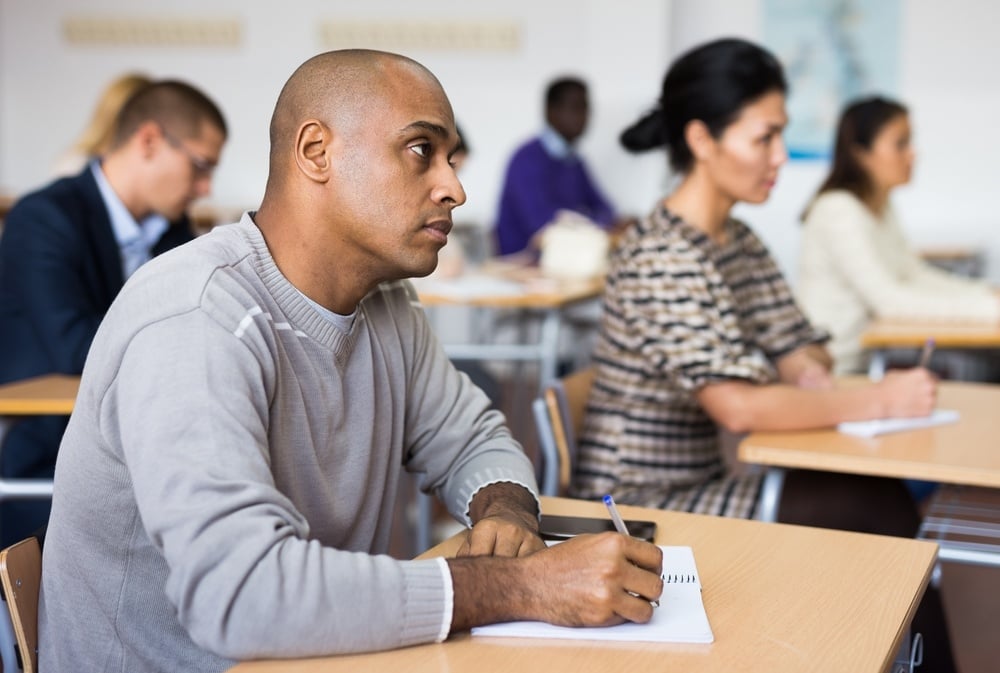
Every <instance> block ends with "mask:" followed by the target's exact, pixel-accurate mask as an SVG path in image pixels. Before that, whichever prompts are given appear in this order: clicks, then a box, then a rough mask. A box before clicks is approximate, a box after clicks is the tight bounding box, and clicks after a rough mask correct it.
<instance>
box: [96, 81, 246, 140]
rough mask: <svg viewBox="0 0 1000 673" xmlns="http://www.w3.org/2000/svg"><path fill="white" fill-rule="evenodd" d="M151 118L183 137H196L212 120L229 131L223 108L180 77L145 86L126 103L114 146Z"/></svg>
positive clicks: (224, 134) (119, 117) (119, 119)
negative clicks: (179, 78) (205, 124)
mask: <svg viewBox="0 0 1000 673" xmlns="http://www.w3.org/2000/svg"><path fill="white" fill-rule="evenodd" d="M148 121H155V122H156V123H158V124H159V125H160V126H162V127H163V128H166V129H169V130H170V132H171V133H174V134H176V135H178V136H180V137H182V138H194V137H196V136H197V135H198V134H199V133H201V126H202V123H203V122H206V121H207V122H208V123H210V124H212V125H213V126H215V127H216V128H217V129H219V130H220V131H221V132H222V135H223V136H226V135H227V134H228V129H227V128H226V120H225V118H224V117H223V116H222V112H221V111H220V110H219V107H218V106H217V105H216V104H215V103H213V102H212V100H211V99H210V98H209V97H208V96H206V95H205V94H204V93H202V92H201V91H199V90H198V89H196V88H195V87H193V86H191V85H190V84H187V83H185V82H180V81H177V80H161V81H156V82H153V83H151V84H148V85H147V86H144V87H142V88H141V89H139V90H138V91H137V92H135V93H134V94H133V95H132V97H131V98H129V99H128V101H126V103H125V105H123V106H122V109H121V111H120V112H119V113H118V117H117V119H116V122H115V126H116V128H117V130H116V132H115V138H114V141H113V142H112V146H113V147H118V146H120V145H122V144H123V143H125V141H127V140H128V139H129V138H131V137H132V135H133V134H134V133H135V132H136V130H137V129H138V128H139V127H140V126H142V125H143V124H144V123H146V122H148Z"/></svg>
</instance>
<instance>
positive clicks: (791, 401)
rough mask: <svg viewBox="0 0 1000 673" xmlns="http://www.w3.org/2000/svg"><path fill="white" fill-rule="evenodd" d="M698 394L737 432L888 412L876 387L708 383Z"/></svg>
mask: <svg viewBox="0 0 1000 673" xmlns="http://www.w3.org/2000/svg"><path fill="white" fill-rule="evenodd" d="M698 398H699V401H700V402H701V404H702V407H703V408H704V409H705V410H706V411H707V412H708V414H709V416H711V417H712V418H713V419H714V420H715V421H716V422H717V423H719V424H720V425H722V426H724V427H725V428H726V429H728V430H730V431H732V432H752V431H756V430H804V429H809V428H823V427H830V426H832V425H836V424H837V423H840V422H842V421H850V420H862V419H869V418H879V417H881V416H885V415H887V413H886V407H885V404H884V403H883V401H882V399H881V397H880V395H879V394H878V391H877V389H876V388H875V387H874V386H866V387H864V388H851V389H833V390H804V389H802V388H796V387H794V386H790V385H785V384H773V385H765V386H757V385H753V384H750V383H742V382H732V383H722V384H716V385H711V386H708V387H706V388H704V389H703V390H702V391H701V392H700V393H699V395H698Z"/></svg>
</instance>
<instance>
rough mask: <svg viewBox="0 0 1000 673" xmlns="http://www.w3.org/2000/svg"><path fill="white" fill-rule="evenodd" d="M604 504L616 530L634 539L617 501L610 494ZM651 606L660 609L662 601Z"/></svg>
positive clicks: (605, 498) (651, 602)
mask: <svg viewBox="0 0 1000 673" xmlns="http://www.w3.org/2000/svg"><path fill="white" fill-rule="evenodd" d="M604 504H605V505H607V507H608V513H609V514H610V515H611V521H613V522H614V524H615V530H617V531H618V532H619V533H621V534H622V535H625V536H627V537H632V536H631V535H629V532H628V528H626V527H625V520H624V519H622V515H621V514H619V513H618V507H617V505H615V499H614V498H612V497H611V494H610V493H609V494H608V495H606V496H604ZM629 593H630V594H632V595H633V596H638V595H639V594H635V593H632V592H631V591H630V592H629ZM649 604H650V605H652V606H653V607H654V608H658V607H660V601H658V600H652V601H649Z"/></svg>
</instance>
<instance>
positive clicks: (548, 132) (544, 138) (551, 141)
mask: <svg viewBox="0 0 1000 673" xmlns="http://www.w3.org/2000/svg"><path fill="white" fill-rule="evenodd" d="M538 140H539V141H540V142H541V143H542V147H543V148H544V149H545V152H546V154H548V155H549V156H550V157H552V158H553V159H563V160H566V159H573V158H575V157H576V152H575V151H574V150H573V146H572V145H570V144H569V143H568V142H566V139H565V138H563V137H562V136H561V135H559V132H558V131H556V130H555V129H554V128H552V127H551V126H549V125H548V124H546V125H545V128H543V129H542V133H541V134H540V135H539V136H538Z"/></svg>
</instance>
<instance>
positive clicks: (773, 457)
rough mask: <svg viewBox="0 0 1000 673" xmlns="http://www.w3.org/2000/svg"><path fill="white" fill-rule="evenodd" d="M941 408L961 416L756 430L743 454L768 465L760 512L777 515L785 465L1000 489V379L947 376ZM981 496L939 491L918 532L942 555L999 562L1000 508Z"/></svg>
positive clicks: (943, 557)
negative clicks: (876, 430)
mask: <svg viewBox="0 0 1000 673" xmlns="http://www.w3.org/2000/svg"><path fill="white" fill-rule="evenodd" d="M848 384H849V385H850V384H852V382H848ZM938 407H939V408H940V409H953V410H955V411H958V412H959V420H958V421H957V422H956V423H948V424H945V425H938V426H935V427H930V428H924V429H919V430H907V431H905V432H897V433H892V434H886V435H880V436H877V437H871V438H862V437H853V436H851V435H846V434H843V433H840V432H837V430H836V429H834V428H827V429H821V430H807V431H797V432H755V433H752V434H750V435H749V436H748V437H746V438H745V439H744V440H743V441H742V442H741V443H740V446H739V457H740V460H742V461H744V462H747V463H754V464H758V465H766V466H768V472H767V476H766V477H765V480H764V489H763V493H762V495H761V507H760V510H761V511H760V512H759V514H758V518H760V519H761V520H763V521H774V520H776V517H777V509H778V504H779V502H780V500H781V489H782V486H783V483H784V470H785V469H786V468H801V469H810V470H824V471H828V472H845V473H851V474H865V475H872V476H880V477H894V478H900V479H922V480H926V481H932V482H940V483H944V484H950V485H958V486H978V487H984V488H992V489H1000V451H997V428H998V427H1000V425H998V422H997V415H998V413H1000V386H996V385H987V384H979V383H960V382H954V381H943V382H941V384H940V386H939V388H938ZM976 499H977V497H976V496H975V495H974V494H973V495H972V496H971V497H970V498H969V499H968V500H969V502H966V503H964V504H963V502H962V500H963V495H962V491H961V490H960V489H959V490H956V489H954V488H949V489H941V490H939V492H938V493H937V494H936V496H935V499H934V500H933V501H932V502H931V505H930V507H929V509H928V511H927V513H926V516H925V518H924V521H923V525H922V527H921V531H920V533H919V535H920V536H922V537H927V538H932V539H935V540H936V541H937V542H939V544H940V547H941V548H940V553H939V558H940V559H941V560H942V561H956V562H961V563H973V564H978V565H988V566H1000V533H998V531H1000V526H998V524H1000V511H998V510H997V508H996V507H995V506H994V505H993V504H990V503H989V502H988V501H987V503H986V504H983V503H980V502H976ZM956 535H957V536H958V537H956Z"/></svg>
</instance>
